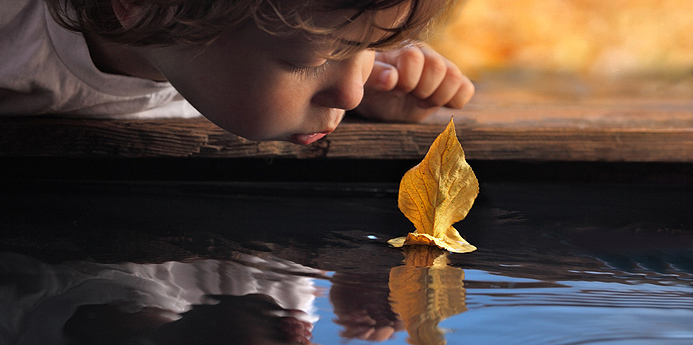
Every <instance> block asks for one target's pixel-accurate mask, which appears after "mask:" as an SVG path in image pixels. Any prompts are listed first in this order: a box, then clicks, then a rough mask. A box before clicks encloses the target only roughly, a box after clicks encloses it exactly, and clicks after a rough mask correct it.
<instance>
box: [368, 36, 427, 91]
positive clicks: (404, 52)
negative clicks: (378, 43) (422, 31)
mask: <svg viewBox="0 0 693 345" xmlns="http://www.w3.org/2000/svg"><path fill="white" fill-rule="evenodd" d="M376 60H379V61H382V62H385V63H387V64H390V65H392V66H395V67H396V68H397V72H398V73H399V78H398V80H397V86H396V88H397V89H398V90H401V91H404V92H405V93H409V92H411V91H412V90H414V88H416V86H417V85H418V84H419V79H420V78H421V73H422V72H423V68H424V60H425V57H424V53H423V52H422V51H421V48H419V47H417V46H410V47H405V48H401V49H398V50H395V51H391V52H383V53H379V54H376Z"/></svg>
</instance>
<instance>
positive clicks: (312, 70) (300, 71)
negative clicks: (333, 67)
mask: <svg viewBox="0 0 693 345" xmlns="http://www.w3.org/2000/svg"><path fill="white" fill-rule="evenodd" d="M328 62H329V61H325V63H323V64H322V65H320V66H310V67H307V66H291V73H294V74H296V75H298V76H300V77H302V78H317V77H320V76H321V75H322V74H323V73H324V72H325V71H326V70H327V65H328Z"/></svg>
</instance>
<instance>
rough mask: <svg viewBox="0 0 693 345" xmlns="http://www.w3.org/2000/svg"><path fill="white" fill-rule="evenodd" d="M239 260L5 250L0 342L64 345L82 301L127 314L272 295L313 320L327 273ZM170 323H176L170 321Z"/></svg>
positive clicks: (0, 259)
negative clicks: (107, 260) (49, 258)
mask: <svg viewBox="0 0 693 345" xmlns="http://www.w3.org/2000/svg"><path fill="white" fill-rule="evenodd" d="M238 261H239V262H236V261H224V260H212V259H199V260H193V261H191V262H174V261H171V262H165V263H161V264H135V263H122V264H99V263H94V262H85V261H75V262H69V263H64V264H47V263H44V262H41V261H39V260H36V259H33V258H31V257H28V256H24V255H19V254H13V253H0V277H4V278H5V281H4V282H3V284H0V344H16V345H33V344H45V345H50V344H60V343H61V342H62V331H63V326H64V325H65V322H66V321H67V320H68V319H69V318H70V317H72V315H73V314H74V312H75V311H76V310H77V308H79V307H80V306H83V305H93V304H114V305H118V306H119V307H120V308H121V309H122V310H124V311H127V312H136V311H139V310H141V309H142V308H144V307H154V308H159V309H165V310H169V311H172V312H174V313H177V314H181V313H184V312H186V311H188V310H190V309H191V308H192V306H193V305H197V304H209V303H214V300H210V299H208V298H206V296H207V295H231V296H244V295H248V294H258V293H259V294H263V295H267V296H271V297H272V298H273V299H274V300H275V301H276V302H277V304H279V306H280V307H282V308H284V309H296V310H302V311H304V312H305V314H297V315H296V317H297V318H300V319H301V320H302V321H305V322H308V323H310V324H314V323H315V322H317V321H318V315H317V314H316V310H315V307H314V300H315V296H316V295H317V288H316V287H315V284H314V281H313V279H312V278H308V277H306V275H313V276H321V275H323V274H324V272H322V271H320V270H317V269H313V268H309V267H306V266H302V265H300V264H297V263H294V262H290V261H286V260H281V259H278V258H270V257H266V258H259V257H255V256H250V255H245V254H240V255H239V256H238ZM171 321H173V320H171Z"/></svg>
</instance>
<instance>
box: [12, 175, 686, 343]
mask: <svg viewBox="0 0 693 345" xmlns="http://www.w3.org/2000/svg"><path fill="white" fill-rule="evenodd" d="M692 192H693V189H691V188H690V187H686V186H656V185H613V184H600V185H585V184H578V185H562V184H523V183H512V184H510V183H492V184H482V186H481V194H480V197H479V199H478V200H477V203H476V204H475V205H474V207H473V208H472V211H471V212H470V214H469V216H468V218H467V219H466V220H464V221H462V222H460V223H458V224H457V225H456V227H457V228H458V230H460V233H461V234H462V235H463V236H464V237H465V238H466V239H467V240H469V241H470V242H471V243H472V244H474V245H476V246H477V247H478V248H479V250H478V251H476V252H473V253H468V254H448V253H445V252H442V251H439V250H433V249H429V248H418V249H413V250H407V251H405V250H401V249H395V248H391V247H389V246H388V245H387V244H386V240H387V239H389V238H392V237H397V236H402V235H404V234H406V232H409V231H412V230H413V229H412V226H411V224H410V223H408V221H407V220H406V218H404V216H403V215H401V213H400V212H399V210H397V207H396V185H382V184H380V185H363V184H358V185H353V184H352V185H329V184H328V185H318V186H316V185H313V186H312V187H307V186H305V185H288V186H287V185H283V186H276V185H268V184H263V185H247V184H242V185H238V184H222V185H213V184H201V183H194V184H175V183H166V184H155V183H143V184H137V183H120V184H119V183H95V182H90V183H86V182H73V183H67V182H61V183H51V182H41V183H38V184H37V183H35V182H32V183H26V184H24V185H22V184H20V185H16V184H13V185H11V186H10V185H3V195H4V196H5V199H4V202H3V205H2V210H3V211H2V213H0V222H1V224H2V226H3V236H2V240H1V242H0V245H1V247H0V249H2V253H0V272H2V275H1V276H0V277H1V278H0V308H1V309H2V310H3V311H2V313H0V315H2V316H0V344H60V343H69V344H190V343H200V344H272V343H277V344H290V343H307V341H308V340H309V339H310V340H311V341H312V342H313V343H317V344H343V343H350V344H370V343H376V342H378V343H381V342H382V343H385V344H408V343H414V344H427V345H428V344H443V343H445V342H447V343H449V344H467V343H473V344H690V343H693V327H691V324H693V286H692V285H693V284H692V283H693V215H692V214H691V212H690V205H693V193H692Z"/></svg>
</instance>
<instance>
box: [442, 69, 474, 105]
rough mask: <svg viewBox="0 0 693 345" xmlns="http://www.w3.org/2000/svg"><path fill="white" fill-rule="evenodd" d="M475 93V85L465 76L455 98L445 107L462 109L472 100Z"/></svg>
mask: <svg viewBox="0 0 693 345" xmlns="http://www.w3.org/2000/svg"><path fill="white" fill-rule="evenodd" d="M474 92H475V88H474V84H473V83H472V81H471V80H469V78H467V77H466V76H464V75H463V76H462V85H460V88H459V90H457V93H456V94H455V96H453V97H452V99H451V100H450V101H448V102H447V103H446V104H445V106H446V107H448V108H454V109H462V108H463V107H464V106H465V105H466V104H467V103H469V101H470V100H471V99H472V96H474Z"/></svg>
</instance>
